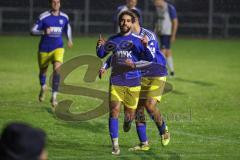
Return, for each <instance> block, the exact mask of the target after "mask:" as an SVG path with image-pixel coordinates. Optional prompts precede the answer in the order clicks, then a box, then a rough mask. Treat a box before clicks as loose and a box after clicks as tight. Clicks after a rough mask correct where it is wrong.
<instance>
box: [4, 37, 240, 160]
mask: <svg viewBox="0 0 240 160" xmlns="http://www.w3.org/2000/svg"><path fill="white" fill-rule="evenodd" d="M96 40H97V38H75V41H74V48H73V49H71V50H70V49H66V52H65V61H67V60H70V59H71V58H73V57H77V56H79V55H86V54H89V55H95V44H96ZM38 41H39V38H37V37H15V36H1V37H0V42H1V43H0V129H1V128H3V126H4V125H5V124H6V123H8V122H11V121H23V122H27V123H30V124H32V125H33V126H35V127H40V128H42V129H44V130H45V131H46V133H47V135H48V145H47V149H48V151H49V159H51V160H58V159H67V160H71V159H72V160H74V159H84V160H85V159H123V160H133V159H140V160H143V159H162V160H165V159H171V160H179V159H189V160H190V159H191V160H192V159H222V160H223V159H231V160H232V159H240V127H239V126H240V116H239V114H240V97H239V95H240V83H239V80H240V74H239V73H240V63H239V60H240V54H239V50H240V45H239V40H205V39H204V40H196V39H178V41H177V42H176V44H174V46H173V51H174V60H175V61H174V62H175V68H176V78H174V79H169V80H168V82H169V83H171V84H172V85H173V87H174V90H173V91H172V92H171V93H168V94H166V95H164V98H163V100H162V102H161V104H160V105H158V106H159V108H160V109H161V111H162V112H163V113H164V115H165V117H166V119H167V120H168V121H167V124H168V126H169V129H170V132H171V135H172V136H171V142H170V145H169V146H167V147H165V148H163V147H162V146H161V143H160V137H159V136H158V132H157V129H156V127H155V125H154V123H153V122H152V121H151V120H150V119H149V118H147V119H148V125H147V132H148V137H149V141H150V144H151V150H150V151H148V152H128V148H130V147H132V146H134V145H136V144H138V138H137V134H136V132H135V127H134V126H135V125H133V127H132V129H131V131H130V132H129V133H123V131H122V122H123V117H122V116H121V118H120V126H119V129H120V136H119V137H120V147H121V155H120V156H117V157H114V156H112V155H111V143H110V138H109V134H108V114H106V115H104V116H101V117H98V118H96V119H93V120H90V121H87V122H65V121H63V120H59V119H57V118H56V117H55V116H54V115H53V114H52V113H51V110H50V108H51V106H50V103H49V100H50V91H49V93H48V97H47V99H46V101H45V102H43V103H39V102H38V98H37V96H38V93H39V85H38V84H39V82H38V65H37V54H36V52H37V45H38ZM85 69H86V67H84V66H83V67H80V68H78V69H76V70H74V71H73V72H72V73H71V74H70V75H69V76H68V78H67V79H66V83H68V84H72V85H76V86H80V85H81V86H87V87H90V88H97V89H99V90H103V91H106V92H107V90H108V76H109V73H108V74H107V76H106V75H105V77H104V78H103V79H102V80H98V79H97V80H96V82H94V83H86V82H84V81H83V73H84V72H85ZM63 99H71V100H73V101H74V104H73V105H72V107H71V111H72V112H74V113H79V112H84V111H87V110H89V109H93V108H94V107H96V106H97V105H98V104H99V103H100V101H99V100H97V99H93V98H86V97H83V96H76V95H75V96H74V95H65V94H60V95H59V100H63Z"/></svg>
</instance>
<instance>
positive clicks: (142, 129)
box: [130, 10, 170, 151]
mask: <svg viewBox="0 0 240 160" xmlns="http://www.w3.org/2000/svg"><path fill="white" fill-rule="evenodd" d="M131 11H132V12H133V13H134V15H135V23H134V24H133V32H135V33H138V34H139V35H140V36H144V35H146V36H147V38H148V46H149V49H150V50H151V52H152V53H153V54H154V59H153V60H152V63H150V64H147V65H143V63H142V64H141V65H143V66H140V67H138V64H137V63H138V62H137V63H136V62H135V68H136V67H137V68H142V69H141V72H142V78H141V92H140V100H139V103H138V107H137V110H136V115H137V116H136V128H137V133H138V137H139V140H140V144H139V145H137V146H135V147H133V148H130V150H132V151H135V150H149V149H150V148H149V144H148V138H147V134H146V121H145V115H144V108H145V109H146V110H147V112H148V114H149V115H150V117H151V118H152V119H153V120H154V122H155V124H156V126H157V128H158V131H159V135H160V137H161V142H162V145H163V146H166V145H168V143H169V141H170V133H169V131H168V127H167V126H166V123H165V121H164V120H163V117H162V115H161V113H160V111H159V109H158V108H157V106H156V105H157V102H160V100H161V98H162V93H163V90H164V86H165V82H166V76H167V68H166V61H165V58H164V56H163V54H162V53H161V51H160V49H159V45H158V40H157V37H156V35H155V34H154V33H153V32H151V31H149V30H147V29H145V28H142V27H140V23H139V17H140V16H139V15H138V12H136V11H135V10H131Z"/></svg>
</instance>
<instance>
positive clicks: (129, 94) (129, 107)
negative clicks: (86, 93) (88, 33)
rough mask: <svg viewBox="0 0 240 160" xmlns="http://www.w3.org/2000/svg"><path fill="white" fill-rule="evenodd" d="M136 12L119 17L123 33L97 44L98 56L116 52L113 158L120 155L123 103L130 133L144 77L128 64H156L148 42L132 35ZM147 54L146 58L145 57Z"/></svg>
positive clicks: (111, 124)
mask: <svg viewBox="0 0 240 160" xmlns="http://www.w3.org/2000/svg"><path fill="white" fill-rule="evenodd" d="M134 19H135V18H134V16H133V13H132V12H129V11H124V12H122V13H121V14H120V15H119V27H120V33H118V34H116V35H114V36H112V37H110V38H109V40H108V41H105V40H104V39H103V38H101V37H100V39H99V40H98V42H97V49H96V50H97V55H98V57H100V58H104V57H105V56H106V55H107V54H108V53H109V52H112V53H113V54H112V58H111V59H112V60H111V67H112V70H111V76H110V89H109V92H110V93H109V94H110V95H109V110H110V114H109V132H110V136H111V140H112V154H114V155H118V154H120V149H119V144H118V117H119V114H120V107H121V103H122V104H123V105H124V114H125V120H124V130H125V131H127V130H128V128H129V127H128V126H130V124H131V122H132V121H133V120H134V118H135V110H136V108H137V104H138V100H139V93H140V89H141V86H140V80H141V76H140V73H139V71H138V70H136V69H131V68H130V67H128V66H127V65H126V64H125V61H126V60H127V59H130V60H131V61H133V62H136V61H140V60H142V59H144V60H148V61H152V59H153V57H152V54H151V51H150V50H149V48H148V47H147V44H148V43H147V39H146V38H142V39H141V38H140V37H139V36H137V35H135V34H133V33H132V32H131V28H132V24H133V23H134ZM142 53H144V54H142Z"/></svg>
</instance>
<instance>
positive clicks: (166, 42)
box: [160, 35, 171, 49]
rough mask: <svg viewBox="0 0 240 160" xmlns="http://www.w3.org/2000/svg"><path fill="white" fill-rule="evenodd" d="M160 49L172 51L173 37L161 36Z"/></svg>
mask: <svg viewBox="0 0 240 160" xmlns="http://www.w3.org/2000/svg"><path fill="white" fill-rule="evenodd" d="M160 48H161V49H170V48H171V36H170V35H161V36H160Z"/></svg>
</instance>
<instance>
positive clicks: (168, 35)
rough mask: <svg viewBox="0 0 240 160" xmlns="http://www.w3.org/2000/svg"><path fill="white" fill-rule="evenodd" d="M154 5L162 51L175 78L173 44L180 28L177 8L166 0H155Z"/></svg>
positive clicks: (156, 30)
mask: <svg viewBox="0 0 240 160" xmlns="http://www.w3.org/2000/svg"><path fill="white" fill-rule="evenodd" d="M154 5H155V7H156V15H157V20H156V25H155V33H156V34H157V35H159V36H160V45H161V51H162V53H163V54H164V55H165V57H166V59H167V64H168V67H169V69H170V76H174V66H173V57H172V51H171V42H174V41H175V40H176V34H177V28H178V19H177V12H176V9H175V7H174V6H173V5H171V4H169V3H167V2H166V1H165V0H154Z"/></svg>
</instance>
